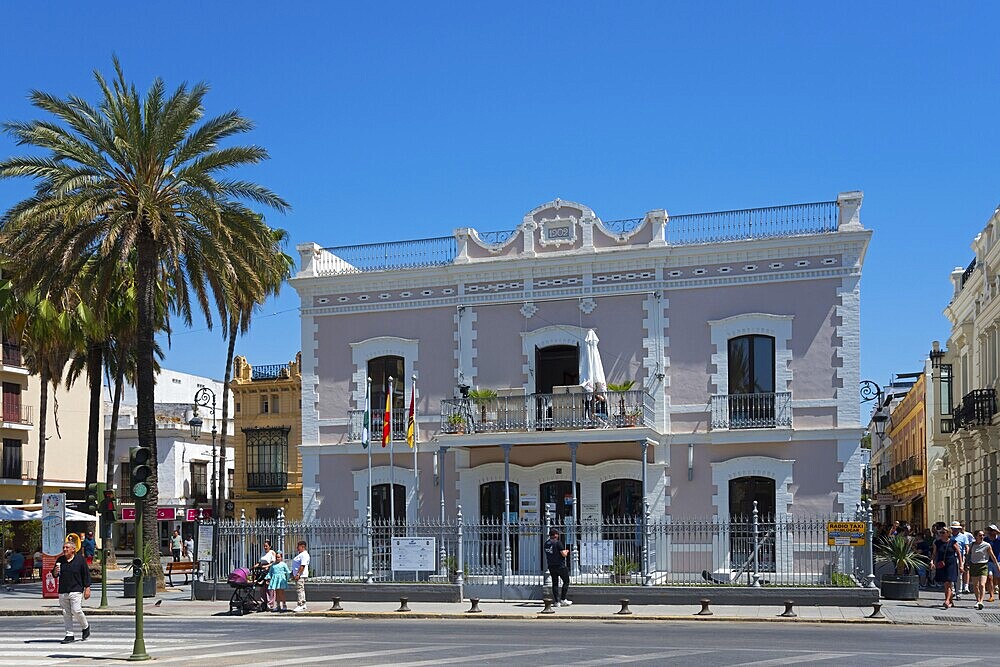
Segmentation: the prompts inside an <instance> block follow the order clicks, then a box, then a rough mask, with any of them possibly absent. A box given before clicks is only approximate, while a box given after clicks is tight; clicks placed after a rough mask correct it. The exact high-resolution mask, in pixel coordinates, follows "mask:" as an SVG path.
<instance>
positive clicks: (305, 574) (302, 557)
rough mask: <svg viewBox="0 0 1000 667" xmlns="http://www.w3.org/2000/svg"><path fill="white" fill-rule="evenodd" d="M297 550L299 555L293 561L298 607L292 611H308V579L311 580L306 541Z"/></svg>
mask: <svg viewBox="0 0 1000 667" xmlns="http://www.w3.org/2000/svg"><path fill="white" fill-rule="evenodd" d="M295 548H296V549H297V550H298V553H297V554H295V558H293V559H292V579H293V580H294V581H295V593H296V595H297V597H298V606H297V607H295V609H293V610H292V611H306V579H308V578H309V552H308V551H306V543H305V541H304V540H299V543H298V544H296V545H295Z"/></svg>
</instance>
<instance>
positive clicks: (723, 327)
mask: <svg viewBox="0 0 1000 667" xmlns="http://www.w3.org/2000/svg"><path fill="white" fill-rule="evenodd" d="M794 318H795V316H794V315H774V314H770V313H744V314H742V315H733V316H732V317H727V318H725V319H721V320H709V322H708V325H709V327H711V330H712V345H714V346H715V352H714V353H713V354H712V364H713V365H714V366H715V373H713V374H712V384H713V385H715V393H716V394H722V395H726V394H728V393H729V340H730V339H731V338H736V337H738V336H746V335H748V334H760V335H764V336H772V337H773V338H774V389H775V391H778V392H782V391H789V385H790V384H791V382H792V366H791V364H792V351H791V350H790V349H789V347H788V346H789V344H790V343H791V340H792V320H793V319H794Z"/></svg>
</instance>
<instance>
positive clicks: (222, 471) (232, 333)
mask: <svg viewBox="0 0 1000 667" xmlns="http://www.w3.org/2000/svg"><path fill="white" fill-rule="evenodd" d="M236 329H237V322H236V321H235V320H232V321H230V322H229V351H228V352H227V353H226V374H225V375H224V376H223V377H222V433H221V434H220V435H219V503H220V505H219V507H221V508H222V511H221V512H220V513H219V514H220V515H221V516H225V514H226V511H225V507H226V483H225V479H226V477H227V474H226V424H228V423H229V421H228V420H229V380H230V376H231V375H232V372H233V354H234V353H235V352H236Z"/></svg>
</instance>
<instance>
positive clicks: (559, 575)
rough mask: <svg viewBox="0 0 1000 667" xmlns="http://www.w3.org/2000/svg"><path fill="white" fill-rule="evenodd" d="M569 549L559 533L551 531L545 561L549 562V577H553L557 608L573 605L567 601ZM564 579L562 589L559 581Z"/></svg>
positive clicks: (554, 602)
mask: <svg viewBox="0 0 1000 667" xmlns="http://www.w3.org/2000/svg"><path fill="white" fill-rule="evenodd" d="M568 556H569V549H567V548H566V545H565V544H563V543H562V540H560V539H559V531H558V530H556V529H555V528H551V529H549V539H547V540H545V560H546V561H547V562H548V566H549V575H550V576H551V577H552V603H553V604H554V605H555V606H556V607H568V606H570V605H571V604H573V603H572V602H571V601H569V600H567V599H566V593H568V592H569V566H568V565H567V563H568V560H567V557H568ZM560 579H562V588H561V589H560V587H559V580H560Z"/></svg>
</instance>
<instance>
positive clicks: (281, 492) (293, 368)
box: [230, 353, 302, 520]
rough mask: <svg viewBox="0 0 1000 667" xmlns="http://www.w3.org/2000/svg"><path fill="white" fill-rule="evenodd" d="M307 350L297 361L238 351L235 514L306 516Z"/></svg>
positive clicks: (235, 375)
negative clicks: (260, 358)
mask: <svg viewBox="0 0 1000 667" xmlns="http://www.w3.org/2000/svg"><path fill="white" fill-rule="evenodd" d="M301 363H302V355H301V353H300V354H298V355H296V357H295V361H293V362H289V363H287V364H278V365H271V366H257V367H253V366H251V365H250V364H249V363H248V362H247V360H246V358H245V357H236V359H235V361H234V369H233V380H232V383H231V386H230V388H231V389H232V392H233V400H234V401H235V403H236V409H235V422H236V429H235V430H236V433H235V435H234V439H233V446H234V448H235V456H236V459H235V463H236V475H235V478H234V481H233V489H232V490H233V496H232V498H233V503H234V505H235V515H234V516H235V517H236V518H237V519H238V518H239V517H240V512H241V511H245V512H246V517H247V518H248V519H275V518H277V516H278V509H279V508H284V510H285V518H287V519H289V520H292V519H301V518H302V472H301V471H302V457H301V456H300V454H299V445H300V444H301V443H302V407H301V404H300V400H301V397H302V373H301Z"/></svg>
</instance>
